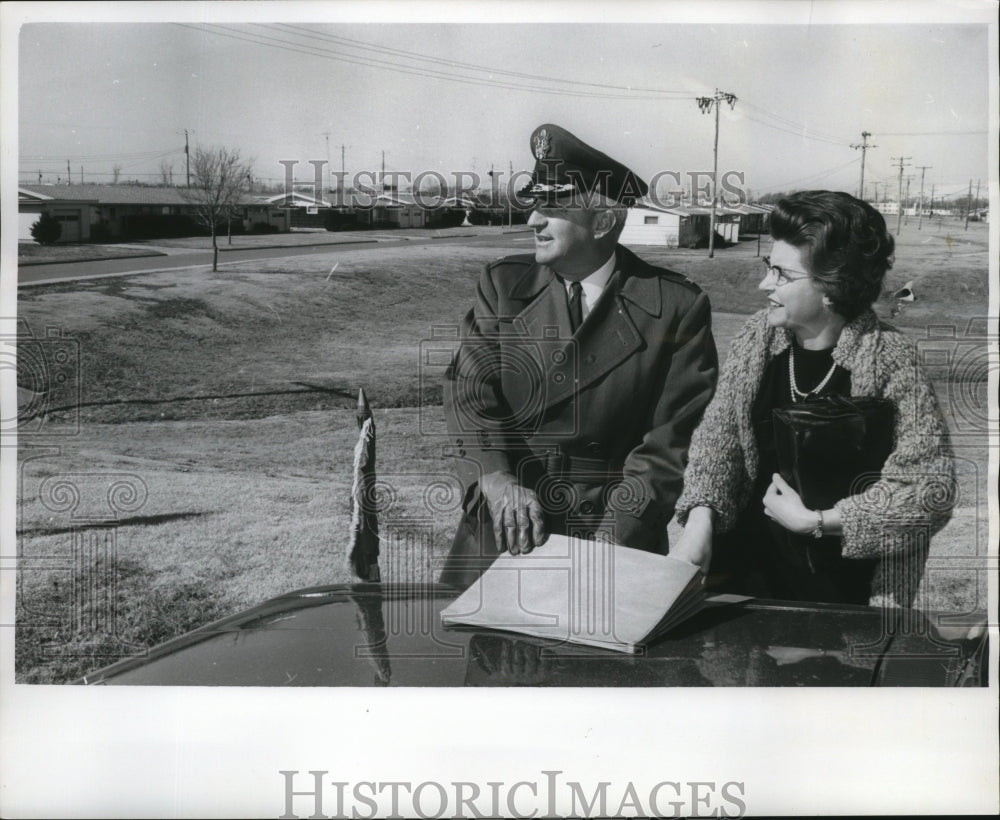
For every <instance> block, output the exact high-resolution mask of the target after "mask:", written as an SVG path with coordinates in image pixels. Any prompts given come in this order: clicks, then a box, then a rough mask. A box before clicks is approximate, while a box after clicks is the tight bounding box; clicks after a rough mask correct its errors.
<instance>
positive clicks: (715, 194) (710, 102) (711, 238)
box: [696, 89, 736, 259]
mask: <svg viewBox="0 0 1000 820" xmlns="http://www.w3.org/2000/svg"><path fill="white" fill-rule="evenodd" d="M696 100H697V102H698V108H699V109H700V110H701V113H702V114H707V113H708V112H709V111H711V110H712V108H713V107H714V108H715V144H714V146H713V148H712V215H711V217H710V218H709V222H708V258H709V259H711V258H713V257H714V256H715V209H716V206H717V204H718V200H719V106H720V104H721V103H722V102H723V101H725V102H727V103H729V108H730V109H732V108H733V107H734V106H735V105H736V95H735V94H729V93H727V92H725V91H719V89H715V96H714V97H697V98H696Z"/></svg>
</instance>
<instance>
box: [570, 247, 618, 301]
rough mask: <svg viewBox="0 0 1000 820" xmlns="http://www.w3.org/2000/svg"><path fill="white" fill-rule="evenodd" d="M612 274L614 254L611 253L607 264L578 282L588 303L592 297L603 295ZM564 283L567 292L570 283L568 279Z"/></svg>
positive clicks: (613, 270)
mask: <svg viewBox="0 0 1000 820" xmlns="http://www.w3.org/2000/svg"><path fill="white" fill-rule="evenodd" d="M614 272H615V254H614V252H613V251H612V253H611V256H610V257H608V261H607V262H605V263H604V264H603V265H601V267H599V268H598V269H597V270H595V271H594V272H593V273H592V274H590V275H589V276H588V277H586V278H585V279H581V280H580V284H581V285H583V292H584V293H585V294H586V295H587V298H588V301H589V302H592V301H593V298H594V297H597V296H600V295H601V293H603V291H604V288H605V287H607V284H608V280H609V279H610V278H611V275H612V274H613V273H614ZM564 282H565V285H566V289H567V290H569V287H570V284H571V282H570V281H569V280H568V279H566V280H564Z"/></svg>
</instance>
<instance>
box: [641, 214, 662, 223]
mask: <svg viewBox="0 0 1000 820" xmlns="http://www.w3.org/2000/svg"><path fill="white" fill-rule="evenodd" d="M642 224H643V225H659V224H660V217H658V216H644V217H643V218H642Z"/></svg>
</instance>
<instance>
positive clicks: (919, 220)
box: [917, 165, 934, 231]
mask: <svg viewBox="0 0 1000 820" xmlns="http://www.w3.org/2000/svg"><path fill="white" fill-rule="evenodd" d="M917 167H918V168H919V169H920V216H919V217H918V218H917V230H918V231H919V230H920V228H921V226H922V225H923V224H924V174H925V173H927V169H928V168H933V167H934V166H933V165H918V166H917Z"/></svg>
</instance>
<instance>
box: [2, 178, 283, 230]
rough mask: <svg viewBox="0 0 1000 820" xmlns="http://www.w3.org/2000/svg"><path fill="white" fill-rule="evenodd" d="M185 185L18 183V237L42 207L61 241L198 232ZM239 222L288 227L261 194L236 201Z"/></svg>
mask: <svg viewBox="0 0 1000 820" xmlns="http://www.w3.org/2000/svg"><path fill="white" fill-rule="evenodd" d="M184 191H185V189H184V188H172V187H155V186H145V185H84V184H81V185H22V186H20V187H19V188H18V190H17V210H18V215H19V220H18V239H19V240H28V241H30V240H31V227H32V225H34V224H35V222H37V221H38V218H39V217H40V216H41V215H42V214H43V213H50V214H52V215H53V216H55V217H56V218H57V219H58V220H59V221H60V222H61V223H62V235H61V236H60V238H59V241H60V242H88V241H102V240H127V239H139V238H147V237H162V236H190V235H192V234H199V233H202V232H203V230H202V229H200V228H199V226H198V225H197V223H196V220H195V213H196V207H195V206H194V205H193V204H192V203H191V202H189V201H188V200H187V199H185V197H184ZM236 218H238V219H240V220H241V221H242V223H243V227H244V228H245V229H246V230H249V229H250V228H251V227H252V226H253V225H254V224H255V223H266V224H268V225H270V226H272V227H274V228H276V229H278V230H281V231H287V230H288V228H289V225H288V214H287V212H286V211H284V210H281V209H279V208H275V207H272V206H271V205H270V203H268V202H267V201H266V200H262V198H260V197H252V196H250V195H246V196H244V197H243V198H242V199H241V200H240V203H239V213H238V214H237V215H236Z"/></svg>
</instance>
